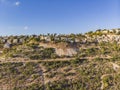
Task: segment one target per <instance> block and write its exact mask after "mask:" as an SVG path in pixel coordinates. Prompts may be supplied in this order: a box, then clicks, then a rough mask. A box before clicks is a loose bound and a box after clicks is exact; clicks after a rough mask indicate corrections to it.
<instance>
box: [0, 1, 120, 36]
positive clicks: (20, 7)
mask: <svg viewBox="0 0 120 90" xmlns="http://www.w3.org/2000/svg"><path fill="white" fill-rule="evenodd" d="M99 28H100V29H104V28H106V29H112V28H120V0H0V35H20V34H40V33H41V34H43V33H44V34H46V33H58V34H59V33H65V34H68V33H85V32H87V31H91V30H96V29H99Z"/></svg>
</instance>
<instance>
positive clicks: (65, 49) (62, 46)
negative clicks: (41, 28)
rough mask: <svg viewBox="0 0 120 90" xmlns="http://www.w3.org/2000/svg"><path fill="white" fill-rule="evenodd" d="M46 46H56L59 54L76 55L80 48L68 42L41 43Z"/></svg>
mask: <svg viewBox="0 0 120 90" xmlns="http://www.w3.org/2000/svg"><path fill="white" fill-rule="evenodd" d="M40 46H42V47H44V48H54V49H55V52H56V54H57V55H58V56H74V55H76V54H77V51H78V48H77V46H76V45H74V44H73V45H69V44H67V43H58V44H52V43H40Z"/></svg>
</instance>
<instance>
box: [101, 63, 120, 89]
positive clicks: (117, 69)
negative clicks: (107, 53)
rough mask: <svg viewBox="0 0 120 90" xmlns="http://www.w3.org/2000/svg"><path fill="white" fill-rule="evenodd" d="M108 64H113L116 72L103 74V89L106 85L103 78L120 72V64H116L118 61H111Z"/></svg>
mask: <svg viewBox="0 0 120 90" xmlns="http://www.w3.org/2000/svg"><path fill="white" fill-rule="evenodd" d="M108 64H109V65H112V68H113V70H114V71H116V72H115V73H110V74H103V75H102V76H101V90H103V89H104V87H105V85H104V82H103V79H104V78H105V77H107V76H113V75H114V74H117V73H120V72H119V69H120V66H119V65H118V64H116V63H114V62H109V63H108Z"/></svg>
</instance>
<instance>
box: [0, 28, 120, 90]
mask: <svg viewBox="0 0 120 90" xmlns="http://www.w3.org/2000/svg"><path fill="white" fill-rule="evenodd" d="M119 55H120V29H112V30H106V29H104V30H100V29H99V30H96V31H95V32H92V31H90V32H88V33H85V34H69V35H64V34H61V35H57V34H48V35H29V36H28V35H26V36H23V35H21V36H1V37H0V90H120V84H119V81H120V56H119Z"/></svg>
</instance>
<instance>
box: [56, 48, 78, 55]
mask: <svg viewBox="0 0 120 90" xmlns="http://www.w3.org/2000/svg"><path fill="white" fill-rule="evenodd" d="M55 50H56V54H57V55H59V56H62V55H65V56H73V55H75V54H77V50H76V49H75V48H66V49H61V48H59V49H57V48H56V49H55Z"/></svg>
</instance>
